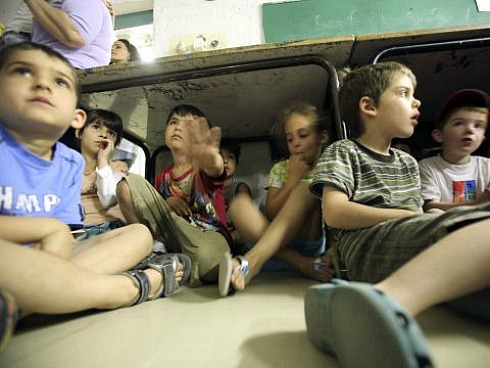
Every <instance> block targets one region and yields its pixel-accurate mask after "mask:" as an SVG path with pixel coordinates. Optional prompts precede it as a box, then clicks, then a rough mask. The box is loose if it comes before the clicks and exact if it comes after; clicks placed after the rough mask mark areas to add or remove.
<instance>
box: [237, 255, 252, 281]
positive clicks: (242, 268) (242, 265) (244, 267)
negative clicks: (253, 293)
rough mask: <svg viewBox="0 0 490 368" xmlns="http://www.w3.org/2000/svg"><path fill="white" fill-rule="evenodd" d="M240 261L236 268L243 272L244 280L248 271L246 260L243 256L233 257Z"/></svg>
mask: <svg viewBox="0 0 490 368" xmlns="http://www.w3.org/2000/svg"><path fill="white" fill-rule="evenodd" d="M235 258H236V259H237V260H238V263H240V267H239V268H238V270H239V271H240V272H241V273H242V274H243V277H244V278H245V281H247V278H248V275H249V273H250V267H249V266H248V260H247V259H246V258H245V257H244V256H236V257H235Z"/></svg>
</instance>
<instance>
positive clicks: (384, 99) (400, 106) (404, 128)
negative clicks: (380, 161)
mask: <svg viewBox="0 0 490 368" xmlns="http://www.w3.org/2000/svg"><path fill="white" fill-rule="evenodd" d="M414 93H415V90H414V86H413V83H412V80H411V79H410V78H409V77H408V76H407V75H405V74H402V73H399V74H398V75H395V76H394V77H393V80H392V83H391V85H390V86H389V87H388V88H387V89H386V90H385V91H384V92H383V93H382V94H381V96H380V98H379V101H378V105H377V106H372V108H373V110H372V111H370V112H369V113H370V114H375V115H374V116H375V117H376V119H377V122H378V123H379V124H378V125H377V128H378V129H379V130H380V131H381V132H383V134H386V135H387V138H388V139H389V140H391V139H392V138H394V137H398V138H408V137H410V136H411V135H412V134H413V132H414V129H415V126H416V125H417V124H418V118H419V115H420V113H419V110H418V109H419V107H420V105H421V103H420V101H419V100H417V99H416V98H415V95H414Z"/></svg>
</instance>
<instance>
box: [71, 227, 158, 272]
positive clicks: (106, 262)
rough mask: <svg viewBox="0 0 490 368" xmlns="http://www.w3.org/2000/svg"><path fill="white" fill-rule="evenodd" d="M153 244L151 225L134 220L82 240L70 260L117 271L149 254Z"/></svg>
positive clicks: (108, 270) (79, 263) (83, 264)
mask: <svg viewBox="0 0 490 368" xmlns="http://www.w3.org/2000/svg"><path fill="white" fill-rule="evenodd" d="M152 245H153V238H152V236H151V233H150V231H149V230H148V228H147V227H146V226H144V225H141V224H131V225H128V226H124V227H121V228H118V229H114V230H111V231H108V232H106V233H104V234H101V235H98V236H95V237H93V238H90V239H88V240H85V241H82V242H80V243H79V244H78V245H76V246H75V249H74V251H73V254H72V256H71V261H72V262H73V263H75V264H77V265H79V266H81V267H84V268H86V269H89V270H90V271H93V272H97V273H102V274H115V273H118V272H122V271H126V270H128V269H130V268H131V267H133V266H134V265H136V264H137V263H138V262H140V261H141V260H142V259H143V258H145V257H146V256H147V255H148V254H150V252H151V250H152Z"/></svg>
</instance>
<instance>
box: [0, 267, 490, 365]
mask: <svg viewBox="0 0 490 368" xmlns="http://www.w3.org/2000/svg"><path fill="white" fill-rule="evenodd" d="M313 284H314V282H313V281H310V280H307V279H303V278H299V277H295V276H293V275H287V274H286V275H284V274H283V275H280V274H263V275H261V276H260V277H259V278H257V279H255V280H254V281H253V283H252V284H251V285H250V286H249V288H248V289H247V290H246V291H245V292H243V293H240V294H236V295H233V296H230V297H227V298H218V295H217V288H216V286H206V287H201V288H198V289H189V288H184V289H183V290H181V291H180V292H179V293H178V294H177V295H175V296H173V297H171V298H168V299H159V300H157V301H153V302H147V303H144V304H142V305H139V306H136V307H133V308H127V309H119V310H115V311H111V312H100V313H83V314H80V315H77V316H56V317H31V318H29V319H27V320H25V321H24V322H23V323H22V324H21V326H20V327H19V329H18V331H17V333H16V334H15V336H14V338H13V340H12V341H11V343H10V345H9V346H8V347H7V350H6V351H5V352H3V353H2V354H1V355H0V367H2V368H7V367H9V368H10V367H12V368H48V367H49V368H57V367H60V368H61V367H63V368H72V367H73V368H76V367H80V368H81V367H83V368H85V367H90V368H98V367H100V368H111V367H117V368H130V367H131V368H133V367H138V368H139V367H145V368H157V367H168V368H179V367H196V368H197V367H198V368H207V367H213V368H216V367H242V368H249V367H251V368H261V367H284V368H289V367H291V368H292V367H295V368H296V367H337V364H336V362H335V360H334V359H332V358H331V357H329V356H328V355H325V354H323V353H321V352H319V351H317V350H316V349H315V348H314V347H313V346H312V345H311V344H310V343H309V341H308V338H307V336H306V332H305V322H304V316H303V292H304V290H305V288H306V287H308V286H310V285H313ZM419 321H420V323H421V326H422V328H423V330H424V332H425V333H426V335H427V337H428V339H429V343H430V346H431V349H432V353H433V356H434V359H435V361H436V363H437V365H438V367H449V368H451V367H458V368H460V367H472V368H479V367H482V368H483V367H489V366H490V363H489V362H490V325H480V324H477V323H475V322H473V321H470V320H467V319H464V318H462V317H460V316H459V315H456V314H454V313H453V312H451V311H449V310H447V309H446V308H442V307H439V308H434V309H432V310H429V311H428V312H426V313H424V314H423V315H422V316H421V317H420V318H419Z"/></svg>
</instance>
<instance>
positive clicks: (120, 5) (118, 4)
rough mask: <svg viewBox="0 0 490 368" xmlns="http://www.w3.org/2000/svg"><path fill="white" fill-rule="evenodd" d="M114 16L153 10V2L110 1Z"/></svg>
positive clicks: (138, 0) (146, 0)
mask: <svg viewBox="0 0 490 368" xmlns="http://www.w3.org/2000/svg"><path fill="white" fill-rule="evenodd" d="M112 3H113V4H114V10H115V12H116V15H123V14H130V13H137V12H140V11H145V10H151V9H153V0H112Z"/></svg>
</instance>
